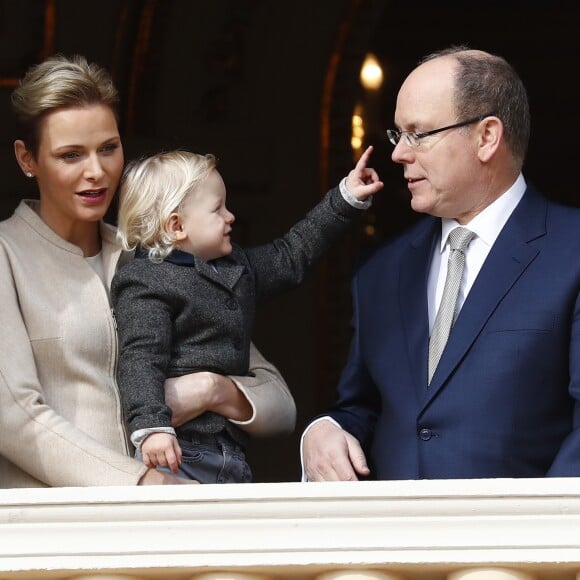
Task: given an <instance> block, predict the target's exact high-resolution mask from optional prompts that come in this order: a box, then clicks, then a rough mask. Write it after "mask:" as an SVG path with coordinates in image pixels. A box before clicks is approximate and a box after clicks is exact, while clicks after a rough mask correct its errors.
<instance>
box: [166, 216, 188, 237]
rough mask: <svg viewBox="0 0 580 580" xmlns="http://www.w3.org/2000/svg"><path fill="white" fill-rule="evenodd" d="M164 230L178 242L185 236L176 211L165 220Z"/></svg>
mask: <svg viewBox="0 0 580 580" xmlns="http://www.w3.org/2000/svg"><path fill="white" fill-rule="evenodd" d="M165 231H166V232H167V233H168V234H171V235H172V236H173V239H175V240H177V241H178V242H179V241H181V240H184V239H185V237H186V234H185V232H184V231H183V225H182V223H181V217H180V216H179V214H178V213H177V212H173V213H172V214H171V215H170V216H169V219H168V220H167V221H166V222H165Z"/></svg>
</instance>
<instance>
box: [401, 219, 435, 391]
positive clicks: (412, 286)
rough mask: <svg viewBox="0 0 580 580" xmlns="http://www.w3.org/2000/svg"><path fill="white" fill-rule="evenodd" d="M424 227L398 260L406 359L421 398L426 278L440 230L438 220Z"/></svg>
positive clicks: (426, 327)
mask: <svg viewBox="0 0 580 580" xmlns="http://www.w3.org/2000/svg"><path fill="white" fill-rule="evenodd" d="M424 224H425V227H423V229H422V230H421V231H420V232H419V233H418V234H417V235H416V236H415V237H414V238H413V240H412V241H411V243H410V244H409V246H408V247H407V249H406V251H405V252H404V253H403V255H402V260H401V277H400V287H399V300H400V311H401V313H402V317H403V328H404V333H405V340H406V346H407V350H408V360H410V361H412V362H413V363H415V362H416V364H412V365H411V373H412V379H413V384H414V385H415V388H416V391H417V395H418V397H419V398H420V399H421V398H422V397H423V395H424V392H425V386H426V381H427V349H428V345H429V314H428V311H427V290H426V289H427V278H428V275H429V264H430V262H431V256H432V254H433V247H434V245H435V244H436V242H437V240H438V238H439V233H440V231H441V222H440V220H439V219H435V218H433V219H427V220H425V222H424Z"/></svg>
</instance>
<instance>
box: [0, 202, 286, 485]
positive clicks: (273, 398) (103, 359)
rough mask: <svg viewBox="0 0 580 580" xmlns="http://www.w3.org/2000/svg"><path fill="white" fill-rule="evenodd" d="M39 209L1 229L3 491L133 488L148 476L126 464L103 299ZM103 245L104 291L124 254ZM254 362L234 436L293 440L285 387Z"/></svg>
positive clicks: (108, 231) (105, 236)
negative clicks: (248, 414) (245, 416)
mask: <svg viewBox="0 0 580 580" xmlns="http://www.w3.org/2000/svg"><path fill="white" fill-rule="evenodd" d="M36 203H37V202H31V201H23V202H21V203H20V205H19V206H18V208H17V209H16V211H15V213H14V215H13V216H12V217H11V218H9V219H8V220H6V221H4V222H2V223H0V328H1V332H0V456H1V457H0V487H2V488H6V487H40V486H86V485H135V484H137V482H138V481H139V479H140V478H141V476H142V475H143V474H144V472H145V471H146V468H145V467H144V465H143V464H142V463H141V462H139V461H137V460H135V459H132V458H131V457H130V453H131V451H130V447H129V444H128V442H127V436H126V432H125V428H124V422H123V419H122V411H121V405H120V401H119V395H118V391H117V386H116V383H115V366H116V360H117V337H116V332H115V326H114V320H113V317H112V314H111V308H110V304H109V296H108V291H107V290H106V289H105V287H104V286H103V284H102V282H101V280H100V278H99V277H98V276H97V275H96V274H95V272H94V270H93V269H92V268H91V267H90V265H89V264H88V263H87V262H86V260H85V259H84V257H83V254H82V251H81V250H80V249H79V248H78V247H77V246H74V245H72V244H70V243H68V242H66V241H65V240H63V239H62V238H60V237H59V236H58V235H56V234H55V233H54V232H53V231H52V230H51V229H50V228H49V227H48V226H47V225H46V224H45V223H44V222H43V221H42V220H41V219H40V217H39V216H38V214H37V213H36V211H35V209H34V208H35V207H36ZM101 235H102V240H103V245H102V256H103V264H104V269H105V275H106V279H107V287H108V285H109V284H110V281H111V278H112V276H113V273H114V271H115V268H116V266H117V262H118V261H119V258H120V256H121V248H120V246H119V244H118V242H117V240H116V235H115V229H114V228H112V227H111V226H108V225H106V224H102V225H101ZM252 362H253V366H255V365H256V364H257V365H258V366H259V367H261V369H262V372H261V373H258V375H257V379H247V380H246V379H242V380H240V381H236V382H237V383H238V386H239V387H240V388H242V390H243V392H244V393H245V394H246V396H247V397H248V399H249V400H250V403H251V404H252V406H253V408H254V416H253V418H252V419H251V420H250V421H248V422H247V423H245V424H242V425H241V426H242V427H243V428H245V429H246V430H247V431H248V432H250V433H255V434H269V433H274V432H284V431H286V432H287V431H290V430H292V428H293V426H294V421H295V413H296V409H295V406H294V402H293V400H292V397H291V396H290V394H289V392H288V389H287V387H286V385H285V384H284V382H283V381H282V380H281V378H280V377H279V375H278V374H277V371H276V370H275V369H274V368H273V367H271V366H269V365H268V364H267V363H266V361H264V360H263V359H262V358H261V356H260V355H259V353H258V352H257V351H255V350H254V360H253V361H252ZM253 370H255V369H253Z"/></svg>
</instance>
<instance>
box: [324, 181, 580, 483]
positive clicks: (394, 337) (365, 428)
mask: <svg viewBox="0 0 580 580" xmlns="http://www.w3.org/2000/svg"><path fill="white" fill-rule="evenodd" d="M440 231H441V222H440V220H439V219H438V218H433V217H430V216H429V217H426V218H425V219H423V220H421V221H420V222H419V223H418V224H416V225H415V226H413V227H412V228H411V229H410V230H409V231H408V232H406V233H405V234H404V235H402V236H401V237H399V238H397V239H395V240H394V241H391V242H387V243H385V244H384V245H382V246H381V247H379V248H378V249H377V250H376V251H375V252H374V253H373V254H372V256H371V257H370V258H369V259H368V260H367V261H366V262H365V263H364V264H363V265H361V266H360V268H359V269H358V271H357V272H356V274H355V277H354V279H353V301H354V317H353V325H354V336H353V341H352V345H351V351H350V355H349V360H348V363H347V365H346V367H345V370H344V372H343V375H342V378H341V381H340V384H339V398H338V402H337V404H336V405H335V407H334V408H333V409H332V411H331V412H330V413H329V415H330V416H332V417H333V418H334V419H335V420H337V421H338V422H339V423H340V424H341V425H342V426H343V428H345V429H346V430H347V431H349V432H350V433H352V434H353V435H354V436H355V437H357V438H358V439H359V441H361V443H362V444H363V447H364V448H365V451H366V452H367V456H368V459H369V462H370V465H371V469H372V472H373V474H372V477H374V478H377V479H419V478H485V477H542V476H546V475H550V476H580V429H579V427H580V404H579V402H580V304H579V296H578V293H579V289H580V210H579V209H575V208H571V207H564V206H561V205H558V204H555V203H552V202H550V201H548V200H546V199H545V198H543V197H542V196H541V195H540V194H539V193H537V192H536V191H534V190H533V189H532V188H530V187H528V190H527V191H526V193H525V195H524V197H523V198H522V200H521V202H520V203H519V205H518V206H517V207H516V209H515V211H514V212H513V214H512V215H511V217H510V218H509V220H508V222H507V223H506V225H505V226H504V228H503V230H502V231H501V232H500V235H499V237H498V239H497V241H496V243H495V244H494V246H493V247H492V248H491V251H490V253H489V255H488V257H487V259H486V261H485V263H484V264H483V267H482V269H481V271H480V273H479V275H478V277H477V278H476V280H475V282H474V284H473V286H472V288H471V291H470V292H469V294H468V296H467V299H466V301H465V303H464V305H463V307H462V310H461V312H460V314H459V317H458V319H457V322H456V323H455V326H454V327H453V329H452V332H451V335H450V337H449V341H448V343H447V345H446V348H445V351H444V352H443V355H442V358H441V360H440V363H439V366H438V368H437V370H436V372H435V375H434V376H433V379H432V382H431V385H430V386H429V387H428V386H427V350H428V341H429V324H428V313H427V290H426V288H427V276H428V272H429V265H430V260H431V256H432V252H433V248H434V244H436V243H437V241H438V240H439V237H440Z"/></svg>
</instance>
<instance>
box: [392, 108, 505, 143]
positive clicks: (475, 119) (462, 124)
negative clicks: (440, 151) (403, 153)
mask: <svg viewBox="0 0 580 580" xmlns="http://www.w3.org/2000/svg"><path fill="white" fill-rule="evenodd" d="M495 115H496V114H495V113H487V114H486V115H478V116H477V117H473V118H471V119H467V120H466V121H460V122H459V123H454V124H453V125H447V126H446V127H440V128H439V129H433V130H432V131H425V132H424V133H417V132H416V131H397V130H396V129H387V137H388V139H389V141H390V142H391V144H392V145H394V146H395V147H396V146H397V145H398V144H399V141H400V140H401V139H402V138H403V136H404V135H406V138H405V139H406V140H405V144H406V145H407V146H409V147H412V148H413V149H416V148H417V147H419V145H421V139H424V138H425V137H429V136H431V135H436V134H437V133H442V132H443V131H449V130H450V129H459V128H460V127H466V126H467V125H471V124H473V123H479V121H483V120H484V119H485V118H486V117H494V116H495ZM410 135H412V136H413V137H412V138H413V139H416V140H417V142H416V144H413V143H411V142H410V138H411V137H410ZM395 136H398V137H395Z"/></svg>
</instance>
